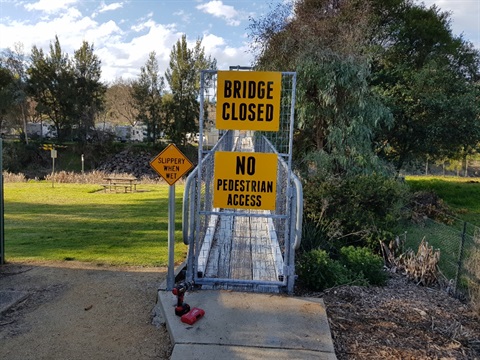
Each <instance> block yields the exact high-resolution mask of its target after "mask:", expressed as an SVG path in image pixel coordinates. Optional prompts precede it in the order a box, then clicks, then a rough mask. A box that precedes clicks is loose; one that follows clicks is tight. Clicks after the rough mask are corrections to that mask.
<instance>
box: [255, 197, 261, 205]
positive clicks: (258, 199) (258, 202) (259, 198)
mask: <svg viewBox="0 0 480 360" xmlns="http://www.w3.org/2000/svg"><path fill="white" fill-rule="evenodd" d="M256 205H257V206H262V195H258V196H257V204H256Z"/></svg>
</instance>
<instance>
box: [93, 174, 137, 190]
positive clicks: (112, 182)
mask: <svg viewBox="0 0 480 360" xmlns="http://www.w3.org/2000/svg"><path fill="white" fill-rule="evenodd" d="M104 180H105V181H106V183H104V184H100V186H103V190H104V191H105V192H107V190H109V191H113V190H115V192H117V189H121V188H123V189H124V192H128V191H130V192H134V191H137V178H134V177H132V178H120V177H118V178H117V177H107V178H105V179H104Z"/></svg>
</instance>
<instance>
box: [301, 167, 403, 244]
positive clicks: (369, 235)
mask: <svg viewBox="0 0 480 360" xmlns="http://www.w3.org/2000/svg"><path fill="white" fill-rule="evenodd" d="M407 200H408V188H407V187H406V186H405V184H403V183H401V182H400V181H397V180H395V179H393V178H388V177H385V176H382V175H377V174H372V175H357V176H346V177H340V176H331V177H327V178H321V177H312V178H311V179H309V181H308V182H306V183H305V185H304V218H305V220H306V221H312V222H314V223H316V224H317V226H319V227H320V228H323V229H329V231H327V232H324V233H326V234H327V235H328V236H327V237H328V238H329V243H330V248H337V249H339V248H340V247H342V246H346V245H351V244H356V245H363V246H368V247H370V248H372V249H376V248H378V246H379V240H385V239H387V238H389V237H390V236H391V235H392V233H391V231H392V230H393V229H394V228H395V226H396V224H397V222H398V220H399V219H401V217H402V214H403V212H402V210H403V208H404V205H405V204H406V202H407ZM332 225H333V226H332Z"/></svg>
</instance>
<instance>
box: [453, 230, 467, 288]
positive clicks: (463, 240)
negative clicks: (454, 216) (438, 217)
mask: <svg viewBox="0 0 480 360" xmlns="http://www.w3.org/2000/svg"><path fill="white" fill-rule="evenodd" d="M466 234H467V222H466V221H464V222H463V231H462V237H461V241H460V249H459V251H458V262H457V274H456V276H455V296H457V295H458V282H459V280H460V269H461V268H462V260H463V248H464V246H465V237H466Z"/></svg>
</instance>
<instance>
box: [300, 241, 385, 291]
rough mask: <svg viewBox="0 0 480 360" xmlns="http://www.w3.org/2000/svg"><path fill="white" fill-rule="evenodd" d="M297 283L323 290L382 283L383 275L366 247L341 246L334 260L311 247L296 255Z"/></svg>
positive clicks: (376, 260) (313, 289)
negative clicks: (337, 256)
mask: <svg viewBox="0 0 480 360" xmlns="http://www.w3.org/2000/svg"><path fill="white" fill-rule="evenodd" d="M296 271H297V274H298V276H299V282H300V284H301V285H302V286H303V287H304V288H305V289H308V290H310V291H323V290H325V289H328V288H331V287H333V286H338V285H345V284H349V285H361V286H368V285H384V284H385V282H386V280H387V278H388V277H387V274H386V273H385V272H384V270H383V260H382V258H381V257H379V256H377V255H374V254H372V253H371V251H370V250H368V249H366V248H355V247H353V246H350V247H345V248H342V249H341V250H340V257H339V259H338V260H334V259H332V258H331V257H330V256H329V255H328V253H327V252H326V251H325V250H321V249H314V250H310V251H308V252H305V253H303V254H301V255H300V256H299V257H298V258H297V264H296Z"/></svg>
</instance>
